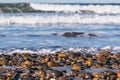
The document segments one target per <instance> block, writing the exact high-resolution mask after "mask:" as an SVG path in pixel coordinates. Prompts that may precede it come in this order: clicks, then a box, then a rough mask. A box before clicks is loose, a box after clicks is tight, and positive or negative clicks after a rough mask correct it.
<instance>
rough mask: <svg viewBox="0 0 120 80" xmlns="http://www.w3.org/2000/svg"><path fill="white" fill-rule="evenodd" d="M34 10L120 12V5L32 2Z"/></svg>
mask: <svg viewBox="0 0 120 80" xmlns="http://www.w3.org/2000/svg"><path fill="white" fill-rule="evenodd" d="M30 6H31V7H32V8H33V9H34V10H40V11H54V12H73V13H76V12H78V13H81V12H83V13H99V14H119V13H120V10H119V9H120V5H80V4H79V5H70V4H66V5H65V4H64V5H63V4H37V3H30Z"/></svg>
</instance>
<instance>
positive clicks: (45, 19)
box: [0, 14, 120, 25]
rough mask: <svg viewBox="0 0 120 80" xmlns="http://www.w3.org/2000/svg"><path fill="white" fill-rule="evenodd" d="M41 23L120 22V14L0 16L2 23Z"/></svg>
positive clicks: (0, 22) (0, 23)
mask: <svg viewBox="0 0 120 80" xmlns="http://www.w3.org/2000/svg"><path fill="white" fill-rule="evenodd" d="M10 24H16V25H17V24H18V25H40V24H120V15H116V16H115V15H107V16H106V15H104V16H100V15H95V16H86V17H85V16H82V15H78V14H74V15H66V16H58V15H52V16H30V15H27V16H0V25H10Z"/></svg>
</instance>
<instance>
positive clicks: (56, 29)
mask: <svg viewBox="0 0 120 80" xmlns="http://www.w3.org/2000/svg"><path fill="white" fill-rule="evenodd" d="M11 5H15V4H10V5H9V6H8V4H0V48H1V49H10V48H17V49H19V48H20V49H22V48H29V49H39V48H45V49H46V48H49V49H53V48H71V47H72V48H80V47H89V48H91V47H94V48H103V47H106V46H109V47H110V48H111V47H119V46H120V5H119V4H40V3H29V4H28V3H21V4H19V5H17V6H14V7H11ZM24 5H26V6H27V7H25V6H24ZM19 6H20V7H19ZM24 9H25V10H24ZM65 32H84V35H82V36H77V37H65V36H63V34H64V33H65ZM88 34H94V35H96V36H89V35H88ZM119 49H120V48H119Z"/></svg>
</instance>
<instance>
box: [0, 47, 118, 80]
mask: <svg viewBox="0 0 120 80" xmlns="http://www.w3.org/2000/svg"><path fill="white" fill-rule="evenodd" d="M83 50H85V48H83ZM98 50H99V51H98V52H97V53H96V54H93V53H92V51H91V52H84V53H83V52H82V49H81V51H73V50H65V51H56V52H52V53H51V54H45V53H44V54H40V53H37V52H36V53H35V52H28V51H26V52H25V51H23V52H18V51H15V52H11V53H10V52H9V53H8V54H2V53H1V54H0V79H1V80H120V52H112V51H110V50H108V49H104V50H100V49H98Z"/></svg>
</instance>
